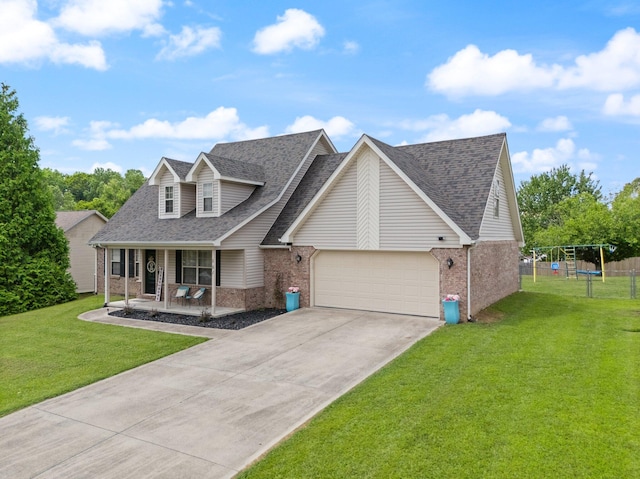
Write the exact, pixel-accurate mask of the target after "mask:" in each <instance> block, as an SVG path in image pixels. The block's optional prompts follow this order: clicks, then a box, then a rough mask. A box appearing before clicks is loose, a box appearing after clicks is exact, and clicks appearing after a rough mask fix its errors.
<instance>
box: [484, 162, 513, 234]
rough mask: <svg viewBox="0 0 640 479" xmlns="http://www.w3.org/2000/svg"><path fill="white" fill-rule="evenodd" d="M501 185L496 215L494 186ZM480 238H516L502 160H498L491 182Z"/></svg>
mask: <svg viewBox="0 0 640 479" xmlns="http://www.w3.org/2000/svg"><path fill="white" fill-rule="evenodd" d="M496 185H499V188H498V195H499V196H498V199H499V202H498V204H499V214H498V217H497V218H496V217H495V213H494V206H495V191H494V188H495V186H496ZM480 238H481V239H482V240H514V239H515V233H514V229H513V222H512V219H511V211H510V208H509V202H508V199H507V190H506V188H505V181H504V173H503V169H502V161H500V162H498V167H497V168H496V173H495V177H494V181H493V182H492V183H491V191H490V192H489V198H488V200H487V205H486V207H485V210H484V216H483V217H482V225H481V227H480Z"/></svg>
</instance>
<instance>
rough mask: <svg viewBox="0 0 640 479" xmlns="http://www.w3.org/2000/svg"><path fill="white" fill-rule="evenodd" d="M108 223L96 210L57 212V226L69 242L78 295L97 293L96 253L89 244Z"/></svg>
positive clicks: (72, 274) (72, 270)
mask: <svg viewBox="0 0 640 479" xmlns="http://www.w3.org/2000/svg"><path fill="white" fill-rule="evenodd" d="M106 222H107V218H105V217H104V216H102V215H101V214H100V213H99V212H98V211H95V210H83V211H58V212H56V226H58V228H61V229H62V231H64V235H65V237H66V238H67V241H68V242H69V259H70V262H71V266H70V268H69V272H70V273H71V276H72V277H73V280H74V281H75V282H76V290H77V291H78V293H95V292H96V291H97V281H96V251H95V249H94V248H92V247H91V246H89V244H88V243H89V240H90V239H91V238H93V236H94V235H95V234H96V233H97V232H98V231H100V228H102V227H103V226H104V224H105V223H106Z"/></svg>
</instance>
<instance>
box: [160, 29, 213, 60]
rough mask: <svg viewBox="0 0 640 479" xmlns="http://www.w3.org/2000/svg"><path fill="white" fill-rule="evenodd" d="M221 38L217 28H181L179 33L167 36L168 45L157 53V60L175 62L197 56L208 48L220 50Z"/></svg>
mask: <svg viewBox="0 0 640 479" xmlns="http://www.w3.org/2000/svg"><path fill="white" fill-rule="evenodd" d="M221 37H222V32H221V31H220V29H219V28H217V27H212V28H202V27H195V28H191V27H182V31H181V32H180V33H178V34H177V35H171V36H169V43H168V44H167V45H166V46H165V47H164V48H163V49H162V50H161V51H160V53H158V56H157V58H163V59H166V60H175V59H176V58H180V57H191V56H195V55H198V54H200V53H202V52H204V51H205V50H207V49H209V48H220V38H221Z"/></svg>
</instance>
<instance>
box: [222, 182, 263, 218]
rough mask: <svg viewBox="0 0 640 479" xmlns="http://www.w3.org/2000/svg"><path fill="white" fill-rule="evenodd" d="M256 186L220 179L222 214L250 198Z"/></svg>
mask: <svg viewBox="0 0 640 479" xmlns="http://www.w3.org/2000/svg"><path fill="white" fill-rule="evenodd" d="M255 188H256V187H255V186H254V185H244V184H241V183H232V182H230V181H224V180H222V181H220V214H221V215H222V214H224V213H226V212H227V211H229V210H230V209H231V208H234V207H236V206H238V205H239V204H240V203H242V202H243V201H244V200H246V199H247V198H249V196H251V193H253V190H254V189H255Z"/></svg>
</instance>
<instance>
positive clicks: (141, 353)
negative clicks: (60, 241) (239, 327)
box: [0, 296, 205, 416]
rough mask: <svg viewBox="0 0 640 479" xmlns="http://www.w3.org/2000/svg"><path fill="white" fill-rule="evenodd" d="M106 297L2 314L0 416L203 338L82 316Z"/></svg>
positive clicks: (0, 324) (197, 341) (91, 297)
mask: <svg viewBox="0 0 640 479" xmlns="http://www.w3.org/2000/svg"><path fill="white" fill-rule="evenodd" d="M103 303H104V298H103V297H102V296H89V297H85V298H84V299H80V300H77V301H73V302H70V303H66V304H62V305H59V306H53V307H51V308H45V309H40V310H37V311H31V312H28V313H23V314H18V315H14V316H5V317H0V416H3V415H6V414H8V413H10V412H12V411H15V410H17V409H20V408H23V407H25V406H28V405H30V404H34V403H37V402H39V401H42V400H43V399H47V398H50V397H53V396H57V395H59V394H62V393H65V392H67V391H71V390H73V389H77V388H79V387H81V386H84V385H86V384H89V383H92V382H95V381H98V380H99V379H103V378H106V377H109V376H113V375H114V374H117V373H119V372H122V371H125V370H127V369H131V368H133V367H136V366H139V365H141V364H144V363H147V362H149V361H153V360H155V359H158V358H161V357H163V356H166V355H168V354H171V353H174V352H176V351H180V350H181V349H185V348H188V347H190V346H193V345H195V344H198V343H201V342H203V341H204V340H205V339H203V338H195V337H189V336H182V335H177V334H165V333H157V332H152V331H144V330H141V329H133V328H123V327H119V326H110V325H104V324H97V323H89V322H86V321H81V320H79V319H77V317H78V315H79V314H80V313H82V312H84V311H89V310H92V309H97V308H100V307H101V306H102V305H103Z"/></svg>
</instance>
